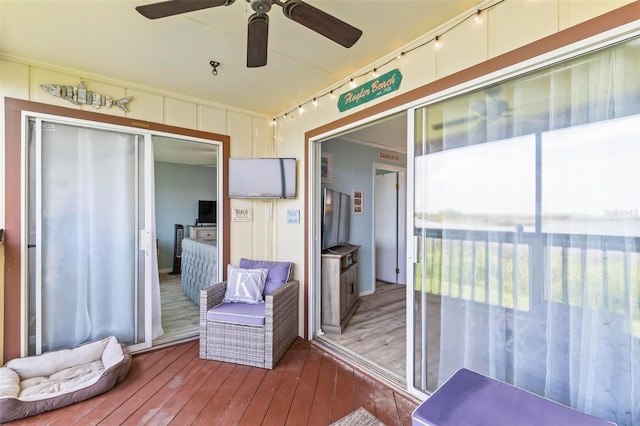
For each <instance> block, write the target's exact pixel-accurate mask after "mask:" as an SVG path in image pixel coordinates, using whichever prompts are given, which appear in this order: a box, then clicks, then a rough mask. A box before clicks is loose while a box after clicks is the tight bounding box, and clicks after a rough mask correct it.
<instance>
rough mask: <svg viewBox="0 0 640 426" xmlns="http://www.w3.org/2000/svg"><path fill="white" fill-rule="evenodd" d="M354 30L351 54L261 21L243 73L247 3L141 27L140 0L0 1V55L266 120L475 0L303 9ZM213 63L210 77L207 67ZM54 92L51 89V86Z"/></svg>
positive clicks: (323, 0) (282, 21)
mask: <svg viewBox="0 0 640 426" xmlns="http://www.w3.org/2000/svg"><path fill="white" fill-rule="evenodd" d="M308 2H309V3H310V4H312V5H314V6H316V7H318V8H320V9H322V10H324V11H326V12H328V13H330V14H332V15H335V16H336V17H338V18H340V19H342V20H344V21H346V22H348V23H350V24H351V25H353V26H355V27H357V28H360V29H361V30H362V31H363V36H362V37H361V38H360V40H359V41H358V42H357V43H356V44H355V45H354V46H353V47H351V48H350V49H346V48H344V47H342V46H340V45H338V44H336V43H334V42H332V41H330V40H329V39H327V38H325V37H323V36H321V35H319V34H317V33H315V32H313V31H311V30H309V29H307V28H306V27H303V26H301V25H300V24H298V23H296V22H294V21H292V20H289V19H287V18H286V17H285V16H284V15H283V14H282V11H281V8H280V7H278V6H276V5H274V6H273V8H272V9H271V11H270V12H269V17H270V24H269V25H270V26H269V52H268V64H267V66H266V67H262V68H246V46H245V45H246V33H247V24H246V21H247V19H248V17H249V16H250V15H251V13H252V12H253V11H252V10H251V8H250V6H249V4H248V3H246V2H245V1H242V0H237V1H236V2H235V3H234V4H232V5H230V6H226V7H224V6H223V7H216V8H211V9H205V10H201V11H196V12H191V13H187V14H182V15H177V16H172V17H167V18H160V19H157V20H148V19H146V18H144V17H143V16H142V15H140V14H139V13H138V12H136V10H135V6H138V5H141V4H144V3H151V1H146V0H136V1H131V0H82V1H78V0H76V1H68V0H0V52H1V53H2V54H4V55H7V57H10V58H24V59H26V60H28V61H35V62H37V63H42V64H51V65H55V66H59V67H64V68H70V69H74V70H79V71H83V72H87V73H90V74H94V75H98V76H106V77H107V79H116V80H121V81H125V82H130V83H134V84H135V85H140V86H143V87H149V88H156V89H161V90H166V91H169V92H174V93H179V94H183V95H187V96H192V97H196V98H199V99H205V100H209V101H212V102H216V103H219V104H223V105H228V106H232V107H237V108H241V109H245V110H249V111H253V112H257V113H262V114H265V115H267V116H274V115H276V114H279V113H281V112H283V111H284V110H285V109H287V108H289V107H291V106H292V105H295V104H296V103H298V102H300V101H302V100H306V99H309V98H310V97H311V96H313V95H314V94H316V93H318V92H320V91H322V90H324V89H326V88H328V87H330V86H331V85H332V84H335V83H336V82H338V81H341V80H343V79H344V78H346V77H348V76H349V75H351V74H353V73H355V72H358V71H360V70H361V69H363V68H365V67H367V66H371V64H373V63H374V61H376V60H377V59H379V58H381V57H383V56H385V55H387V54H389V53H391V52H393V51H395V50H397V49H400V48H401V47H402V46H404V45H405V44H407V43H409V42H410V41H412V40H414V39H416V38H417V37H419V36H420V35H422V34H424V33H427V32H429V31H430V30H432V29H433V28H435V27H438V26H440V25H442V24H443V23H445V22H447V21H449V20H451V19H452V18H454V17H456V16H458V15H459V14H461V13H463V12H465V11H468V10H472V8H473V7H476V6H477V5H478V4H479V3H480V1H479V0H414V1H400V0H371V1H368V0H341V1H333V0H309V1H308ZM211 60H215V61H217V62H220V63H221V65H220V66H219V67H218V75H217V76H213V75H212V72H211V71H212V68H211V66H210V65H209V61H211ZM51 83H55V82H51Z"/></svg>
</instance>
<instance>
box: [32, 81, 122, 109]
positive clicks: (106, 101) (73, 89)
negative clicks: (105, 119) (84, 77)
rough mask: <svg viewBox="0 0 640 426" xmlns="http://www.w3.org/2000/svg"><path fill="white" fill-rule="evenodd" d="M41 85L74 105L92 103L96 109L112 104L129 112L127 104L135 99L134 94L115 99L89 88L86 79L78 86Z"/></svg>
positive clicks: (53, 94)
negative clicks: (86, 86) (86, 85)
mask: <svg viewBox="0 0 640 426" xmlns="http://www.w3.org/2000/svg"><path fill="white" fill-rule="evenodd" d="M40 87H42V88H43V89H44V91H45V92H47V93H48V94H50V95H52V96H55V97H57V98H62V99H66V100H68V101H69V102H71V103H72V104H74V105H91V106H93V107H94V108H95V109H100V107H107V108H111V106H112V105H115V106H117V107H118V108H120V109H122V110H123V111H124V112H129V110H128V109H127V104H128V103H129V102H130V101H131V99H133V97H132V96H127V97H126V98H122V99H119V100H117V101H114V100H113V99H111V98H110V97H109V96H102V95H101V94H100V93H96V92H92V91H90V90H87V89H86V88H85V86H84V81H81V82H80V84H78V85H77V86H62V85H60V84H41V85H40Z"/></svg>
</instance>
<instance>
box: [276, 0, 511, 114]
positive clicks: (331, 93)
mask: <svg viewBox="0 0 640 426" xmlns="http://www.w3.org/2000/svg"><path fill="white" fill-rule="evenodd" d="M504 1H505V0H498V1H496V2H495V3H493V4H492V5H490V6H487V7H485V8H482V9H478V10H477V11H476V12H473V13H472V14H470V15H468V16H467V17H465V18H462V19H461V20H460V21H458V22H456V23H455V24H453V25H451V26H450V27H448V28H447V29H446V30H445V31H443V32H441V33H440V34H438V35H437V36H435V37H433V38H431V39H429V40H425V41H423V42H422V43H420V44H418V45H416V46H413V47H411V48H409V49H407V50H402V51H400V53H398V55H397V56H395V57H393V58H391V59H389V60H387V61H386V62H384V63H381V64H377V65H376V66H375V67H373V69H372V70H370V71H365V72H362V73H361V74H358V75H355V76H352V77H350V78H349V80H344V81H343V82H342V84H340V85H339V86H337V87H334V88H333V89H331V90H329V91H328V92H325V93H322V94H319V95H316V96H314V97H313V98H311V99H307V100H306V101H304V102H302V103H300V104H298V112H299V113H300V114H302V113H303V112H304V105H305V104H308V103H311V104H313V105H314V106H318V98H321V97H323V96H326V95H329V97H330V98H331V99H335V98H336V94H335V91H336V90H339V89H341V88H342V87H344V85H345V84H347V83H348V84H349V87H351V88H352V89H353V88H355V87H356V86H357V84H356V81H355V80H356V79H357V78H359V77H364V76H366V75H367V74H369V73H371V75H372V76H373V77H374V78H375V77H378V70H379V69H380V68H381V67H384V66H385V65H388V64H390V63H391V62H393V61H394V60H398V59H402V58H403V57H404V56H405V55H406V54H408V53H411V52H413V51H414V50H416V49H419V48H421V47H423V46H425V45H426V44H428V43H430V42H433V43H434V47H435V48H436V49H440V48H441V47H442V41H441V39H440V38H441V37H442V36H443V35H445V34H447V33H448V32H449V31H452V30H453V29H455V28H456V27H458V26H459V25H460V24H462V23H463V22H465V21H467V20H469V19H471V18H473V20H474V22H475V23H476V24H481V23H482V21H483V19H482V13H483V12H484V11H486V10H489V9H493V8H494V7H496V6H497V5H499V4H500V3H503V2H504ZM294 111H295V109H292V110H289V111H287V112H284V113H283V114H282V115H280V116H275V117H274V118H273V120H272V125H273V126H275V125H276V124H277V121H278V119H279V118H287V117H289V118H291V119H293V116H294V114H293V112H294Z"/></svg>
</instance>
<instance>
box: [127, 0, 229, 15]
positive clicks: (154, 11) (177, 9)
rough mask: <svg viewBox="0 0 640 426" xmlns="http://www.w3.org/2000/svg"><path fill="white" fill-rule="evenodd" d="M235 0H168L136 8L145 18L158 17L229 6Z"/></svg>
mask: <svg viewBox="0 0 640 426" xmlns="http://www.w3.org/2000/svg"><path fill="white" fill-rule="evenodd" d="M234 1H235V0H168V1H162V2H159V3H151V4H145V5H142V6H137V7H136V10H137V11H138V12H139V13H140V14H141V15H142V16H144V17H145V18H148V19H158V18H164V17H167V16H172V15H178V14H180V13H186V12H193V11H194V10H201V9H207V8H210V7H216V6H229V5H230V4H231V3H233V2H234Z"/></svg>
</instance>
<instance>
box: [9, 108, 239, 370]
mask: <svg viewBox="0 0 640 426" xmlns="http://www.w3.org/2000/svg"><path fill="white" fill-rule="evenodd" d="M32 115H45V116H47V115H48V116H51V117H54V118H55V119H56V120H60V119H65V120H66V119H77V120H80V121H86V122H90V123H92V125H93V126H98V127H104V126H107V127H110V126H114V127H117V126H120V127H123V128H126V129H127V131H130V132H134V133H142V134H144V133H150V134H158V135H169V136H171V137H175V138H181V139H191V138H194V139H201V140H202V141H207V142H208V143H212V142H215V143H218V144H219V147H220V152H219V170H218V176H219V189H220V192H219V195H220V200H221V202H222V203H223V206H222V207H220V208H219V211H220V212H221V214H222V217H221V218H220V219H221V220H219V221H218V222H219V231H218V235H219V236H220V239H219V241H221V243H222V244H221V246H222V248H221V249H222V264H227V263H229V261H230V244H229V226H228V224H229V220H230V212H229V209H228V208H225V207H224V206H228V205H229V196H228V176H226V175H225V171H226V169H227V167H228V162H229V151H230V139H231V138H230V137H229V136H227V135H221V134H217V133H211V132H205V131H201V130H192V129H186V128H181V127H175V126H169V125H165V124H159V123H153V122H149V121H144V120H139V119H134V118H127V117H119V116H112V115H107V114H102V113H98V112H93V111H83V110H79V109H72V108H67V107H61V106H55V105H49V104H42V103H38V102H32V101H25V100H20V99H14V98H9V97H6V98H5V176H6V179H5V184H4V185H5V208H6V219H5V226H6V227H5V232H4V237H5V241H4V249H5V263H4V274H5V281H4V283H5V285H4V318H3V319H4V330H3V331H4V341H3V357H2V358H3V359H4V360H10V359H13V358H17V357H20V356H24V354H25V353H26V347H25V339H24V336H25V333H26V330H24V323H25V322H24V321H25V320H26V319H25V317H24V316H25V311H24V310H23V307H24V303H25V301H24V300H23V298H24V294H23V293H24V292H23V284H24V283H25V282H26V281H25V280H26V278H27V277H25V276H23V275H25V273H26V266H25V262H26V258H25V256H24V250H26V244H27V240H26V233H25V229H26V227H25V223H26V221H25V215H26V211H25V210H24V208H23V205H22V199H23V194H24V192H25V189H26V182H25V180H24V159H25V153H24V152H23V150H24V144H23V140H24V138H25V121H24V120H25V116H32ZM222 276H223V278H224V276H225V271H222Z"/></svg>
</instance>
